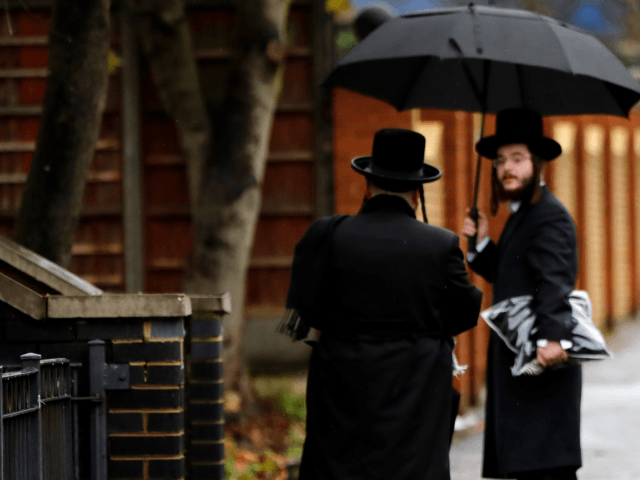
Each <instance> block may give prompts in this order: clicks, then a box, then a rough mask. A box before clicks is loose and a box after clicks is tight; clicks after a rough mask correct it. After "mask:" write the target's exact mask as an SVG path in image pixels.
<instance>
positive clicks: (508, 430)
mask: <svg viewBox="0 0 640 480" xmlns="http://www.w3.org/2000/svg"><path fill="white" fill-rule="evenodd" d="M496 132H497V133H496V135H494V136H490V137H486V138H483V139H482V140H480V141H479V142H478V143H477V145H476V149H477V151H478V152H479V153H480V154H481V155H482V156H484V157H486V158H489V159H491V160H493V171H492V172H493V173H492V197H491V211H492V213H493V215H495V214H496V212H497V209H498V204H499V202H509V209H510V211H511V216H510V217H509V220H508V221H507V223H506V225H505V227H504V230H503V232H502V235H501V236H500V240H499V242H498V243H497V244H496V243H494V242H493V241H491V239H489V237H488V225H487V219H486V217H485V216H484V215H482V214H481V215H480V218H479V221H478V226H477V229H476V224H475V222H474V221H472V220H471V218H467V219H466V220H465V225H464V227H463V234H465V235H466V236H467V237H472V236H473V235H475V234H476V232H477V234H478V241H479V242H478V247H477V251H476V252H469V254H468V256H467V259H468V260H469V265H470V266H471V268H472V269H473V270H474V271H475V272H477V273H479V274H480V275H481V276H482V277H484V278H485V279H486V280H487V281H488V282H490V283H491V284H493V302H494V304H495V303H498V302H500V301H502V300H505V299H507V298H511V297H518V296H522V295H532V296H533V302H532V309H533V311H534V313H535V314H536V323H535V327H534V328H535V332H536V333H535V336H536V338H535V339H536V341H537V348H538V351H537V355H538V361H539V362H540V363H541V364H542V366H544V367H553V366H557V365H560V364H562V363H563V362H565V361H566V359H567V354H566V352H565V351H564V348H567V346H568V345H570V343H569V344H568V343H567V342H568V341H569V338H570V332H571V325H572V320H571V306H570V304H569V300H568V294H569V293H570V292H571V291H572V290H573V289H574V288H575V283H576V276H577V271H578V247H577V240H576V230H575V226H574V223H573V220H572V219H571V216H570V215H569V213H568V212H567V210H566V209H565V207H564V206H563V205H562V204H561V203H560V201H558V199H557V198H556V197H555V196H554V195H553V194H551V192H549V190H548V189H547V187H546V186H544V183H543V182H542V174H543V171H544V168H545V166H546V162H548V161H550V160H553V159H554V158H556V157H558V156H559V155H560V154H561V153H562V149H561V147H560V145H559V144H558V143H557V142H555V141H554V140H553V139H551V138H547V137H544V135H543V132H542V118H541V117H540V115H538V114H537V113H535V112H532V111H531V110H526V109H512V110H506V111H504V112H500V113H498V116H497V128H496ZM514 359H515V354H514V353H513V352H511V350H509V349H508V348H507V347H506V345H505V344H504V343H503V342H502V340H500V338H499V337H498V336H497V335H496V334H495V333H493V332H492V334H491V339H490V342H489V354H488V362H487V403H486V424H485V440H484V465H483V477H486V478H517V479H518V480H525V479H526V480H575V479H576V478H577V477H576V473H575V472H576V470H577V469H578V468H579V467H580V466H581V465H582V459H581V450H580V397H581V391H582V370H581V367H580V366H571V367H566V368H559V369H547V370H545V371H544V372H543V373H542V374H541V375H539V376H518V377H513V376H512V373H511V370H510V367H511V365H513V363H514Z"/></svg>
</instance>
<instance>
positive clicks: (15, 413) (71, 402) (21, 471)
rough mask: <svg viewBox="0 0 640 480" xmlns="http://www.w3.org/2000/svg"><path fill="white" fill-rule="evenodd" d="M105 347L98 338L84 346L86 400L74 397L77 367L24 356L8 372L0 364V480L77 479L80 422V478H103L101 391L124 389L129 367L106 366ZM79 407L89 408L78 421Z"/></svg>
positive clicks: (104, 446)
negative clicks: (85, 453)
mask: <svg viewBox="0 0 640 480" xmlns="http://www.w3.org/2000/svg"><path fill="white" fill-rule="evenodd" d="M104 349H105V346H104V342H103V341H101V340H94V341H91V342H89V385H88V386H89V388H88V392H89V396H88V397H80V396H78V377H79V375H78V373H79V370H80V367H81V364H70V363H69V360H67V359H64V358H57V359H51V360H41V357H40V355H37V354H34V353H28V354H26V355H22V356H21V357H20V359H21V365H20V366H17V367H9V368H10V369H11V370H12V371H10V372H5V371H4V367H2V366H0V374H1V380H0V480H79V479H80V478H81V468H80V467H81V462H80V455H81V453H79V452H80V451H81V450H82V449H83V448H84V449H85V450H86V447H85V446H84V445H80V443H81V441H82V440H81V439H80V438H79V433H78V432H79V431H80V430H81V428H80V423H81V422H82V421H83V420H88V422H89V428H88V430H89V436H90V440H89V442H88V444H89V450H90V455H89V457H90V459H89V461H88V462H86V461H85V462H84V463H86V464H87V468H86V470H87V472H86V475H82V476H84V477H88V478H90V479H91V480H106V479H107V468H106V467H107V462H106V454H107V452H106V450H107V443H106V442H107V431H106V392H105V390H106V389H123V388H127V387H128V386H129V382H128V369H124V370H123V369H122V368H121V367H122V366H119V365H107V364H106V362H105V352H104ZM114 375H115V376H116V380H115V381H110V378H111V377H114ZM123 378H124V379H125V380H126V381H123ZM111 384H115V385H111ZM79 403H85V404H87V405H88V406H89V415H88V416H87V419H80V422H79V418H78V417H79V414H78V412H79V410H80V408H79ZM83 411H86V409H83ZM85 424H86V422H85Z"/></svg>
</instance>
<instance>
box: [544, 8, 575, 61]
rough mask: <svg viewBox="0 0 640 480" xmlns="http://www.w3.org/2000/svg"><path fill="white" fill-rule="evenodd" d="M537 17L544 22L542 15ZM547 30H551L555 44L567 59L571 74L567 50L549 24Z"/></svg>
mask: <svg viewBox="0 0 640 480" xmlns="http://www.w3.org/2000/svg"><path fill="white" fill-rule="evenodd" d="M537 15H538V17H540V20H544V19H543V18H542V15H540V14H537ZM545 23H546V22H545ZM549 30H551V32H552V33H553V38H555V39H556V42H557V43H558V45H559V46H560V50H562V53H564V58H566V59H567V69H568V70H569V73H573V67H572V66H571V57H570V56H569V55H568V53H567V50H566V49H565V48H564V45H563V44H562V42H561V41H560V39H559V38H558V34H557V33H556V31H555V29H554V28H553V27H552V26H551V24H549Z"/></svg>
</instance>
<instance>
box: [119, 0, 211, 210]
mask: <svg viewBox="0 0 640 480" xmlns="http://www.w3.org/2000/svg"><path fill="white" fill-rule="evenodd" d="M125 5H126V8H127V9H128V10H129V12H130V13H131V14H132V16H133V24H134V28H135V30H136V35H137V37H138V40H139V41H140V45H141V48H142V51H143V53H144V55H145V57H146V58H147V60H148V61H149V64H150V66H151V72H152V75H153V80H154V84H155V86H156V88H157V89H158V93H159V95H160V101H161V102H162V105H163V107H164V109H165V111H166V112H167V114H168V115H169V116H170V117H171V118H172V119H173V120H174V121H175V122H176V123H177V125H178V128H179V129H180V139H181V141H182V148H183V149H184V151H185V152H186V154H187V158H188V160H187V166H188V167H187V168H188V173H189V191H190V193H191V210H192V211H193V210H194V209H195V207H196V202H197V198H196V197H197V192H198V189H199V187H200V178H201V171H202V165H203V164H204V162H205V159H206V157H207V155H209V151H210V148H211V147H210V140H211V126H210V122H209V116H208V113H207V109H206V105H205V102H204V99H203V96H202V93H201V90H200V82H199V80H198V67H197V65H196V61H195V59H194V56H193V50H192V47H191V34H190V31H189V25H188V21H187V16H186V13H185V8H184V0H155V1H153V2H149V1H148V0H125Z"/></svg>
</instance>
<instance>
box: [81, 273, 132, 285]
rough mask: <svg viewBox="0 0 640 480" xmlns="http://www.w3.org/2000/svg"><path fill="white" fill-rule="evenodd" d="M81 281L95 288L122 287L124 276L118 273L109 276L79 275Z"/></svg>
mask: <svg viewBox="0 0 640 480" xmlns="http://www.w3.org/2000/svg"><path fill="white" fill-rule="evenodd" d="M81 277H82V279H83V280H84V281H86V282H89V283H91V284H92V285H95V286H96V287H105V288H109V287H122V286H123V285H124V276H123V275H121V274H119V273H114V274H111V275H101V274H89V275H81Z"/></svg>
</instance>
